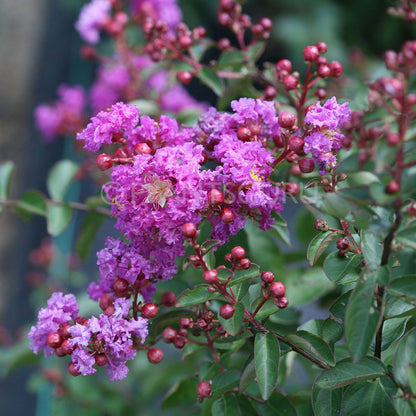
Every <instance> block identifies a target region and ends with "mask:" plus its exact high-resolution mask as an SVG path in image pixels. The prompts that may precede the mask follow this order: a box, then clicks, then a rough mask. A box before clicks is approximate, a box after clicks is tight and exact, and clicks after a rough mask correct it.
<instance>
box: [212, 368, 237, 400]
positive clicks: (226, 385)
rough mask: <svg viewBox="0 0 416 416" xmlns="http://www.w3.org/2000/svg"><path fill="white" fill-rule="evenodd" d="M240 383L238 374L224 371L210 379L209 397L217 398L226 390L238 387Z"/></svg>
mask: <svg viewBox="0 0 416 416" xmlns="http://www.w3.org/2000/svg"><path fill="white" fill-rule="evenodd" d="M239 381H240V372H239V371H237V370H231V371H224V372H222V373H219V374H218V375H216V376H215V377H214V378H213V379H212V384H211V395H212V397H215V396H219V395H220V394H222V393H225V392H226V391H228V390H232V389H233V388H234V387H237V386H238V383H239Z"/></svg>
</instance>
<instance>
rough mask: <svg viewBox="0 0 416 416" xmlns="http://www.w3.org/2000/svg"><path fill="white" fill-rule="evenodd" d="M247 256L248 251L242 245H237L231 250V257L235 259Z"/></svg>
mask: <svg viewBox="0 0 416 416" xmlns="http://www.w3.org/2000/svg"><path fill="white" fill-rule="evenodd" d="M245 256H246V251H245V250H244V248H243V247H241V246H236V247H234V248H233V249H232V250H231V258H232V259H233V260H241V259H243V258H244V257H245Z"/></svg>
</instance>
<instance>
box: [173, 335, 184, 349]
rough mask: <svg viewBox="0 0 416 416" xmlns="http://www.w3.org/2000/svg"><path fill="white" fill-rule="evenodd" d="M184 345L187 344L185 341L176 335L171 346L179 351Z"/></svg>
mask: <svg viewBox="0 0 416 416" xmlns="http://www.w3.org/2000/svg"><path fill="white" fill-rule="evenodd" d="M186 343H187V339H186V338H185V337H182V336H180V335H177V336H176V337H175V339H174V340H173V345H174V346H175V347H176V348H179V349H181V348H183V347H184V346H185V344H186Z"/></svg>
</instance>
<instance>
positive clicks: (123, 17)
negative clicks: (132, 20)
mask: <svg viewBox="0 0 416 416" xmlns="http://www.w3.org/2000/svg"><path fill="white" fill-rule="evenodd" d="M128 23H129V16H128V15H127V14H126V13H125V12H123V11H117V12H116V13H114V16H112V17H111V18H109V19H108V20H107V21H106V22H105V23H104V25H103V29H104V30H105V31H106V32H107V33H108V34H109V35H110V36H112V37H114V38H117V37H119V36H120V35H121V34H122V33H123V32H124V29H125V27H126V26H127V24H128Z"/></svg>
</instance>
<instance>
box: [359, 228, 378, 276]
mask: <svg viewBox="0 0 416 416" xmlns="http://www.w3.org/2000/svg"><path fill="white" fill-rule="evenodd" d="M361 243H362V244H361V245H362V248H363V254H364V258H365V263H366V265H367V266H368V268H369V269H370V270H372V271H374V270H377V268H378V267H379V265H380V260H381V253H382V250H383V246H382V245H381V241H380V238H379V237H378V236H377V235H376V234H374V233H372V232H371V231H369V230H368V231H365V230H363V231H362V232H361Z"/></svg>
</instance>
